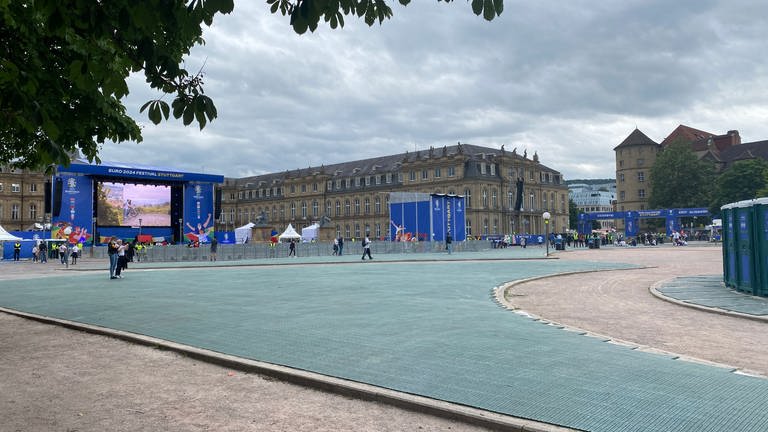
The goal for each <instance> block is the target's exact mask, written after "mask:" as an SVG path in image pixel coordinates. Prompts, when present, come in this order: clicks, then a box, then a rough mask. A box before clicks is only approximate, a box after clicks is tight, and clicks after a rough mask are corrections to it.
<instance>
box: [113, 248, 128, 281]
mask: <svg viewBox="0 0 768 432" xmlns="http://www.w3.org/2000/svg"><path fill="white" fill-rule="evenodd" d="M126 249H128V247H127V245H125V244H123V241H122V240H117V268H116V269H115V277H117V278H118V279H122V278H123V275H122V273H123V270H125V269H127V268H128V260H127V259H126V257H125V250H126Z"/></svg>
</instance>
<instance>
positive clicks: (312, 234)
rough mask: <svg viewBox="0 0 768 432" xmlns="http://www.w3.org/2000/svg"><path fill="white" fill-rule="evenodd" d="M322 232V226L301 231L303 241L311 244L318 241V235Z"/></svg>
mask: <svg viewBox="0 0 768 432" xmlns="http://www.w3.org/2000/svg"><path fill="white" fill-rule="evenodd" d="M318 231H320V224H316V223H315V224H312V225H310V226H308V227H306V228H302V229H301V241H305V242H310V241H312V240H315V239H317V233H318Z"/></svg>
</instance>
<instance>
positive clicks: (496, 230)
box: [492, 218, 499, 234]
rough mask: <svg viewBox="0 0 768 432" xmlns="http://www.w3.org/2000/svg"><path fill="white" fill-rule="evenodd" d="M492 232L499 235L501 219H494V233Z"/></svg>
mask: <svg viewBox="0 0 768 432" xmlns="http://www.w3.org/2000/svg"><path fill="white" fill-rule="evenodd" d="M492 232H493V233H494V234H498V233H499V219H497V218H494V219H493V231H492Z"/></svg>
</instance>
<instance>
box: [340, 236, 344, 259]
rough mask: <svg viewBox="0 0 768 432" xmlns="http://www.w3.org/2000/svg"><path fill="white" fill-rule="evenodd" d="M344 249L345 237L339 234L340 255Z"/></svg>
mask: <svg viewBox="0 0 768 432" xmlns="http://www.w3.org/2000/svg"><path fill="white" fill-rule="evenodd" d="M343 251H344V237H341V236H339V256H341V253H342V252H343Z"/></svg>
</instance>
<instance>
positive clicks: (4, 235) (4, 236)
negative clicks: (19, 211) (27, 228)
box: [0, 226, 23, 241]
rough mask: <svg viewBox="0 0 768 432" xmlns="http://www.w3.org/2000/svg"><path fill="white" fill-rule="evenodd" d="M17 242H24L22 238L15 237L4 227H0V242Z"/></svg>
mask: <svg viewBox="0 0 768 432" xmlns="http://www.w3.org/2000/svg"><path fill="white" fill-rule="evenodd" d="M6 240H7V241H15V240H23V239H22V238H21V237H16V236H15V235H13V234H11V233H9V232H8V231H6V230H5V228H3V227H2V226H0V241H6Z"/></svg>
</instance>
